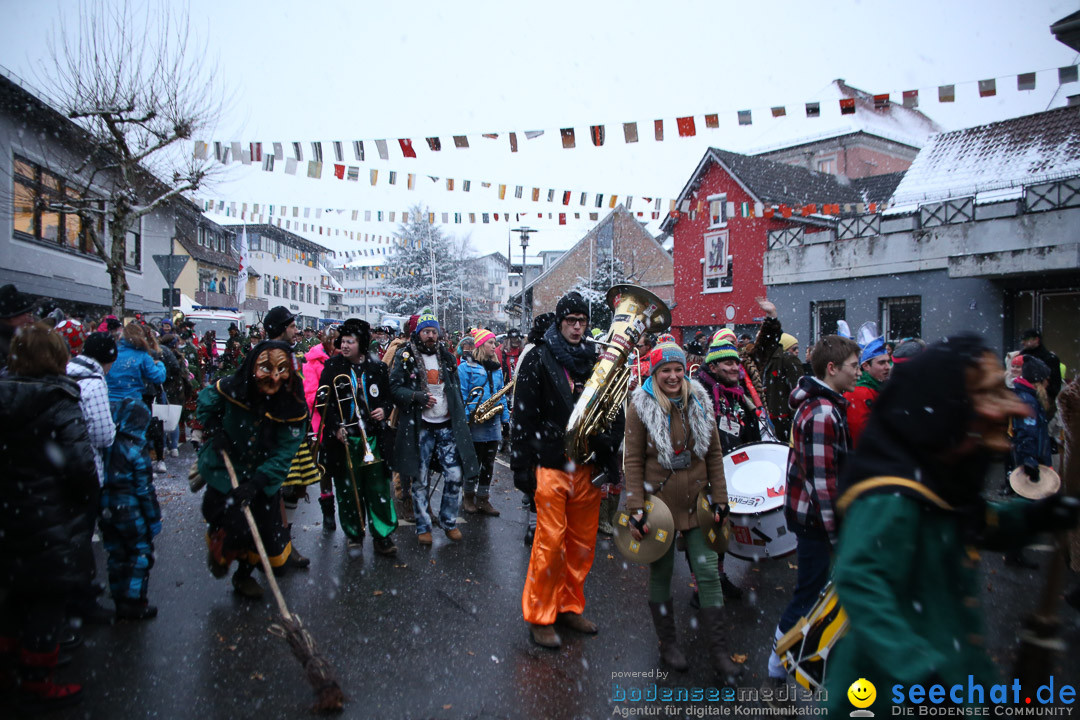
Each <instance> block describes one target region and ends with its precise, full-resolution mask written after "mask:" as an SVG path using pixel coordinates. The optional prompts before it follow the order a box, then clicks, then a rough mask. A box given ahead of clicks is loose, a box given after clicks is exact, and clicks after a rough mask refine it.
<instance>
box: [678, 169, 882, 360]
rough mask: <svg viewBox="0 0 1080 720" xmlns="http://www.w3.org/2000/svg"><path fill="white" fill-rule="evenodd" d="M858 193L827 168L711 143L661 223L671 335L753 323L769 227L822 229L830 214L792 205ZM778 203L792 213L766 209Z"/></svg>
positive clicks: (843, 199) (853, 198) (846, 199)
mask: <svg viewBox="0 0 1080 720" xmlns="http://www.w3.org/2000/svg"><path fill="white" fill-rule="evenodd" d="M861 199H862V198H861V197H860V196H859V194H858V193H857V192H856V191H855V190H854V189H852V188H851V187H849V186H844V185H841V184H840V183H838V182H837V181H836V178H835V177H833V176H831V175H828V174H825V173H817V172H812V171H810V170H807V169H805V168H801V167H795V166H791V165H786V164H782V163H777V162H773V161H769V160H763V159H761V158H756V157H751V156H747V155H739V154H737V153H729V152H726V151H722V150H717V149H715V148H711V149H710V150H709V151H708V152H706V154H705V156H704V157H703V158H702V160H701V162H700V163H699V165H698V168H697V170H696V171H695V172H694V174H693V175H692V176H691V178H690V180H689V182H688V183H687V184H686V186H685V187H684V189H683V191H682V193H681V194H680V196H679V199H678V203H677V207H678V208H679V209H680V210H679V212H678V213H677V214H675V215H673V216H671V217H669V218H668V219H667V220H665V221H664V223H663V224H662V225H661V227H662V229H663V230H664V231H666V232H668V233H671V235H672V236H673V238H674V244H673V258H674V279H675V288H674V297H675V308H674V309H673V310H672V316H673V318H672V325H673V328H674V330H675V333H676V336H677V337H678V336H679V335H683V336H685V339H687V340H688V339H689V338H690V337H692V336H693V333H694V332H696V331H697V330H698V329H704V330H706V331H710V330H712V329H715V328H718V327H720V326H724V325H731V326H734V327H735V328H736V329H737V330H739V329H742V326H751V325H755V324H757V323H759V322H760V321H761V317H760V315H761V312H760V310H759V308H758V305H757V302H756V298H757V297H760V296H764V295H766V288H765V284H764V280H763V276H762V262H763V258H764V254H765V250H766V247H767V241H768V234H769V232H770V231H772V230H779V229H783V228H790V227H803V228H804V229H805V231H806V232H807V233H812V232H818V231H822V230H826V229H828V228H829V227H831V225H832V221H831V220H829V219H827V218H803V217H800V216H798V209H797V208H800V207H802V206H803V205H805V204H806V203H811V202H817V203H858V202H861ZM779 206H786V207H789V208H792V209H793V212H792V217H783V215H782V213H781V212H780V211H776V210H773V208H774V207H779ZM766 214H769V215H772V217H765V215H766Z"/></svg>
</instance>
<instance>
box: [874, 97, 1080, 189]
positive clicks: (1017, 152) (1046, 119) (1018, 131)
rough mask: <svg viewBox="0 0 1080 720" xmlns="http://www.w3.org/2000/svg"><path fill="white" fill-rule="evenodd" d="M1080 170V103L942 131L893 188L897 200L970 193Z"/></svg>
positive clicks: (1065, 175) (1075, 173) (1043, 180)
mask: <svg viewBox="0 0 1080 720" xmlns="http://www.w3.org/2000/svg"><path fill="white" fill-rule="evenodd" d="M1076 175H1080V107H1063V108H1057V109H1055V110H1047V111H1046V112H1040V113H1035V114H1034V115H1025V116H1024V117H1018V118H1013V119H1011V120H1003V121H1001V122H995V123H990V124H989V125H979V126H977V127H972V128H966V129H964V130H956V131H953V132H947V133H941V134H940V135H937V136H935V137H934V138H933V139H932V140H931V141H930V143H929V144H928V145H927V146H926V147H924V148H923V149H922V150H921V151H920V152H919V154H918V156H917V157H916V158H915V162H913V163H912V164H911V167H910V168H908V170H907V172H906V173H905V175H904V178H903V179H902V180H901V181H900V184H899V185H898V186H897V188H896V192H895V193H894V194H893V198H892V204H893V205H894V206H899V205H905V204H917V203H924V202H927V201H935V200H943V199H945V198H949V197H964V196H968V195H978V194H980V193H990V192H991V191H1001V190H1005V189H1010V188H1015V189H1016V190H1017V191H1019V189H1020V188H1022V187H1023V186H1024V185H1034V184H1037V183H1041V182H1049V181H1051V180H1057V179H1061V178H1065V177H1072V176H1076Z"/></svg>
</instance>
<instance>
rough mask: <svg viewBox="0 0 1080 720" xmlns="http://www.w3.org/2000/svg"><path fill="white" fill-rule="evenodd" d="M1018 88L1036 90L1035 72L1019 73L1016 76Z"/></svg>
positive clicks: (1020, 89)
mask: <svg viewBox="0 0 1080 720" xmlns="http://www.w3.org/2000/svg"><path fill="white" fill-rule="evenodd" d="M1016 89H1017V90H1019V91H1023V90H1034V89H1035V73H1033V72H1029V73H1021V74H1019V75H1017V76H1016Z"/></svg>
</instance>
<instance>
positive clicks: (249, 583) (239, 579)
mask: <svg viewBox="0 0 1080 720" xmlns="http://www.w3.org/2000/svg"><path fill="white" fill-rule="evenodd" d="M254 570H255V566H254V565H249V564H248V563H246V562H241V563H237V567H236V572H234V573H233V576H232V585H233V592H235V593H236V594H237V595H239V596H241V597H245V598H248V599H250V600H258V599H259V598H261V597H262V596H263V589H262V585H260V584H259V581H258V580H256V579H255V578H253V577H251V573H252V572H253V571H254Z"/></svg>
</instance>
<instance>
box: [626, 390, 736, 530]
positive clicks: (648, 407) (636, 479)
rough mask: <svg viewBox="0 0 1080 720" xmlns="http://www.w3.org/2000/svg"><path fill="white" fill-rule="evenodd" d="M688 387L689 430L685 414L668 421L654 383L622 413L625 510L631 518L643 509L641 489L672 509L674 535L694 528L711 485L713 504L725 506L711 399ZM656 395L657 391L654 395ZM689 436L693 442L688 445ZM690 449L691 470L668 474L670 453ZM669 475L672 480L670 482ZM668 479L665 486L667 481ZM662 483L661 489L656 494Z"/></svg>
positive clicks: (721, 458)
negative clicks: (700, 498) (698, 509)
mask: <svg viewBox="0 0 1080 720" xmlns="http://www.w3.org/2000/svg"><path fill="white" fill-rule="evenodd" d="M688 382H690V407H689V413H688V415H689V428H688V427H687V424H685V423H684V421H683V417H684V416H683V414H682V413H679V412H675V413H673V414H672V416H671V422H670V434H669V430H668V428H669V423H668V416H667V415H664V414H663V412H662V411H661V410H660V405H659V404H658V403H657V402H656V399H655V398H654V397H653V396H652V394H651V392H650V391H652V390H653V388H652V383H647V384H646V385H645V386H642V387H639V388H638V389H636V390H635V391H634V393H633V395H632V396H631V402H630V403H629V404H628V406H627V410H626V435H625V440H626V445H625V448H624V460H623V471H624V473H625V475H626V508H627V510H628V511H629V512H631V513H633V512H636V511H638V510H640V509H642V508H643V507H644V505H645V486H646V484H648V486H649V487H650V488H651V489H652V490H653V492H655V493H656V495H657V496H659V498H660V499H661V500H663V501H664V503H666V504H667V506H668V508H669V509H670V510H671V515H672V517H673V518H674V520H675V529H676V530H690V529H691V528H696V527H697V526H698V521H697V515H696V513H695V512H694V507H695V504H696V502H697V496H698V493H699V492H701V490H702V488H705V487H706V486H708V485H709V484H711V494H712V496H713V498H714V499H715V500H716V501H717V502H726V501H727V484H726V482H725V480H724V454H723V451H722V450H721V448H720V435H719V433H718V432H717V429H716V421H715V419H714V416H713V407H712V400H711V399H710V398H709V394H708V392H706V390H705V388H703V387H702V386H701V384H700V383H698V382H697V381H696V380H689V379H688ZM655 392H659V390H655ZM687 434H690V435H691V437H692V438H693V439H692V440H691V441H690V442H689V443H687V442H686V437H687ZM684 446H688V448H689V449H690V450H691V451H692V452H693V454H692V456H691V460H690V467H689V468H687V469H685V470H668V469H667V466H670V463H671V460H670V458H671V456H672V449H673V448H681V447H684ZM669 476H670V477H669ZM665 480H666V482H665ZM661 483H662V484H663V488H662V489H660V490H659V492H657V491H656V490H657V488H660V486H661Z"/></svg>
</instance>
